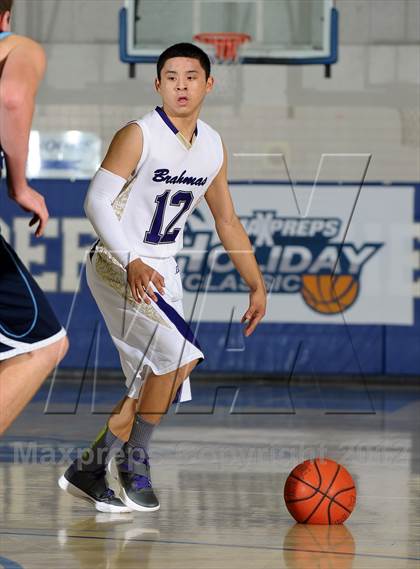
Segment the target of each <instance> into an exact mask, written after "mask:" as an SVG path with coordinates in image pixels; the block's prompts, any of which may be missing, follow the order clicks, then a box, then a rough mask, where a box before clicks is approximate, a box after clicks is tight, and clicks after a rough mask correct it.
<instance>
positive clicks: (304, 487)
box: [284, 458, 356, 524]
mask: <svg viewBox="0 0 420 569" xmlns="http://www.w3.org/2000/svg"><path fill="white" fill-rule="evenodd" d="M284 499H285V502H286V506H287V509H288V510H289V512H290V513H291V515H292V516H293V517H294V518H295V520H296V521H297V522H300V523H303V524H342V523H343V522H345V521H346V519H347V518H348V517H349V515H350V514H351V513H352V511H353V509H354V506H355V504H356V487H355V485H354V481H353V478H352V477H351V475H350V473H349V472H348V471H347V470H346V469H345V468H344V466H341V464H338V463H337V462H334V461H333V460H330V459H328V458H316V459H315V460H305V462H302V464H299V465H298V466H296V468H294V469H293V470H292V472H291V473H290V474H289V476H288V478H287V480H286V484H285V486H284Z"/></svg>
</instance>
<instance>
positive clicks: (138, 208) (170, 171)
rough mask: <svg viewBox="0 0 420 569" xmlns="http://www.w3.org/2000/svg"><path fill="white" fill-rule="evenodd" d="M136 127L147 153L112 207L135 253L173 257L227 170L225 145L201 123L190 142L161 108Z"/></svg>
mask: <svg viewBox="0 0 420 569" xmlns="http://www.w3.org/2000/svg"><path fill="white" fill-rule="evenodd" d="M134 122H136V123H137V124H138V125H139V126H140V127H141V129H142V132H143V153H142V156H141V159H140V162H139V164H138V166H137V169H136V172H135V176H134V178H132V179H131V180H129V182H128V183H127V184H126V186H125V187H124V189H123V190H122V192H121V193H120V194H119V196H118V197H117V199H116V200H115V202H114V204H113V207H114V210H115V212H116V213H117V215H118V217H119V218H120V223H121V224H122V226H123V230H124V233H125V235H126V237H127V238H128V240H129V242H130V246H131V249H132V250H133V251H136V252H137V253H138V254H139V255H144V256H148V257H158V258H164V257H172V256H174V255H176V254H177V253H178V252H179V251H180V249H182V244H183V231H184V226H185V222H186V220H187V218H188V216H189V215H190V214H191V212H192V211H193V210H194V208H195V207H196V206H197V204H198V202H199V201H200V200H201V199H202V197H203V196H204V194H205V192H206V190H207V188H208V187H209V186H210V184H211V182H212V181H213V179H214V178H215V176H216V175H217V174H218V172H219V170H220V168H221V166H222V163H223V146H222V141H221V138H220V135H219V134H218V133H217V132H216V131H215V130H213V129H212V128H211V127H210V126H209V125H207V124H206V123H205V122H203V121H201V120H199V121H198V122H197V128H196V131H195V134H194V137H193V140H192V142H191V143H189V142H188V141H187V140H186V139H185V138H184V137H183V136H182V134H181V133H180V132H179V131H178V130H177V128H176V127H175V125H174V124H173V123H172V122H171V120H170V119H169V117H168V116H167V115H166V113H165V112H164V111H163V109H161V108H160V107H156V109H155V110H154V111H152V112H150V113H148V114H147V115H145V116H144V117H143V118H142V119H140V120H138V121H134Z"/></svg>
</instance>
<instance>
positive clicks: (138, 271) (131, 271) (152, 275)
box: [126, 259, 165, 304]
mask: <svg viewBox="0 0 420 569" xmlns="http://www.w3.org/2000/svg"><path fill="white" fill-rule="evenodd" d="M126 269H127V280H128V284H129V286H130V289H131V293H132V295H133V297H134V300H135V301H136V302H141V301H142V300H143V301H144V302H145V303H146V304H150V298H151V299H153V300H154V301H155V302H157V300H158V299H157V296H156V294H155V293H154V292H153V289H152V283H153V284H154V285H155V287H156V288H157V290H158V291H159V292H160V294H164V293H165V291H164V290H163V287H164V286H165V279H164V278H163V276H162V275H161V274H160V273H158V272H157V271H156V270H155V269H153V268H152V267H149V265H146V263H143V261H141V260H140V259H134V261H131V263H128V265H127V267H126ZM149 297H150V298H149Z"/></svg>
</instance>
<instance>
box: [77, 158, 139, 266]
mask: <svg viewBox="0 0 420 569" xmlns="http://www.w3.org/2000/svg"><path fill="white" fill-rule="evenodd" d="M126 183H127V181H126V180H125V179H124V178H122V177H121V176H118V175H117V174H114V173H113V172H109V171H108V170H105V169H104V168H99V170H98V171H97V172H96V174H95V175H94V177H93V178H92V181H91V183H90V186H89V189H88V192H87V195H86V199H85V204H84V207H85V213H86V216H87V218H88V219H89V221H90V222H91V224H92V225H93V227H94V229H95V231H96V233H97V235H98V237H99V238H100V239H101V241H102V242H103V243H104V244H105V246H106V247H107V249H108V250H109V251H110V253H112V255H113V256H114V257H115V258H116V259H117V260H118V261H119V262H120V263H121V265H122V266H123V267H126V266H127V264H128V263H129V262H131V261H133V260H134V259H136V258H137V259H138V258H140V257H139V255H138V254H136V253H135V251H133V250H132V249H131V248H130V243H129V242H128V239H127V237H126V236H125V234H124V231H123V229H122V227H121V223H120V221H119V219H118V217H117V215H116V213H115V211H114V210H113V208H112V203H113V201H114V200H115V198H116V197H117V196H118V194H119V193H120V192H121V190H122V189H123V187H124V186H125V184H126Z"/></svg>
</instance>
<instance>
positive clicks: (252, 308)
mask: <svg viewBox="0 0 420 569" xmlns="http://www.w3.org/2000/svg"><path fill="white" fill-rule="evenodd" d="M266 307H267V293H266V291H265V288H263V287H261V288H258V289H256V290H254V291H251V292H250V294H249V308H248V310H247V311H246V312H245V314H244V315H243V316H242V320H241V323H242V324H243V323H245V322H246V323H247V324H246V326H245V331H244V334H245V336H247V337H248V336H250V335H251V334H252V332H253V331H254V330H255V328H256V327H257V326H258V324H259V323H260V321H261V320H262V319H263V318H264V316H265V310H266Z"/></svg>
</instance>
